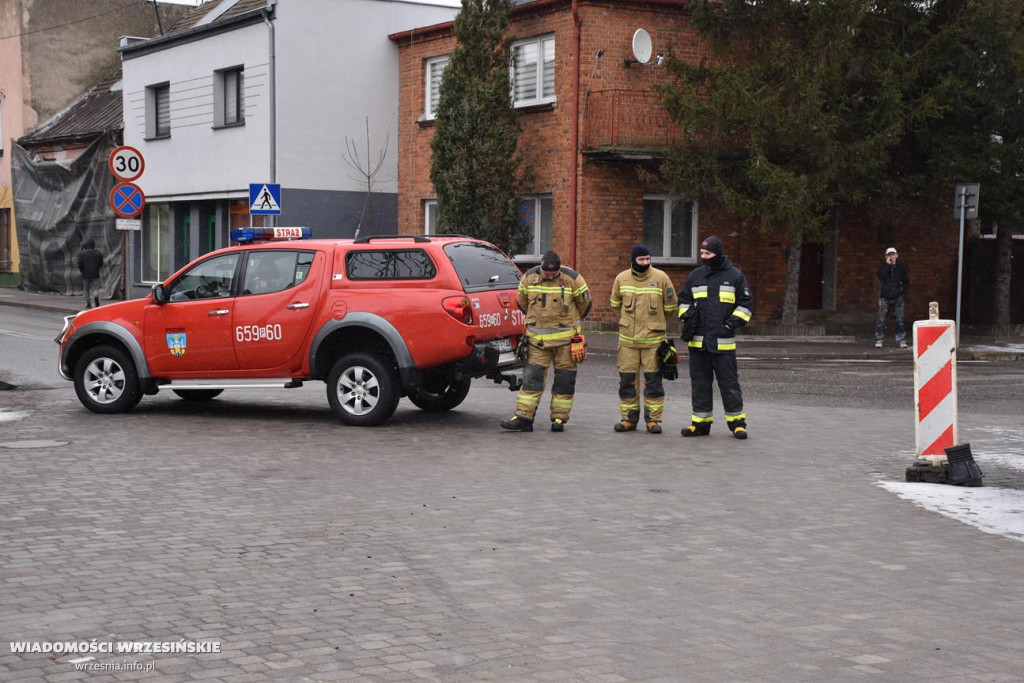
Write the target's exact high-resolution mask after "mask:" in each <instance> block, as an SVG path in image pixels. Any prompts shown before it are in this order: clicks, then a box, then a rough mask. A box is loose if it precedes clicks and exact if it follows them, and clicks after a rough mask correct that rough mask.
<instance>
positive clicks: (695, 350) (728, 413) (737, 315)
mask: <svg viewBox="0 0 1024 683" xmlns="http://www.w3.org/2000/svg"><path fill="white" fill-rule="evenodd" d="M700 258H701V261H703V262H704V265H702V266H699V267H698V268H696V269H694V270H693V272H691V273H690V276H689V277H688V278H686V282H685V284H683V286H682V287H680V288H679V315H680V317H682V316H684V315H685V314H686V313H687V311H689V310H690V308H691V307H692V306H696V307H697V310H698V315H699V318H698V320H699V322H698V323H697V329H696V332H695V333H694V337H693V339H691V340H690V341H689V342H687V345H688V347H689V351H690V353H689V356H690V398H691V402H692V405H693V415H692V416H691V417H690V420H691V423H690V425H689V426H688V427H684V428H683V436H705V435H707V434H708V433H710V432H711V423H712V422H713V421H714V418H713V416H712V415H713V413H712V408H713V403H712V394H711V383H712V380H713V379H714V378H716V377H717V378H718V390H719V393H721V395H722V403H723V404H724V406H725V420H726V422H727V423H728V425H729V429H730V430H732V434H733V436H735V437H736V438H737V439H745V438H747V415H746V413H744V412H743V392H742V391H741V390H740V380H739V373H738V371H737V367H736V330H737V329H738V328H740V327H742V326H743V325H746V324H747V323H748V322H750V316H751V314H752V313H753V300H752V299H751V296H750V287H749V286H748V285H747V278H746V277H744V276H743V273H742V272H741V271H740V269H739V268H737V267H735V266H734V265H732V263H730V262H729V259H727V258H726V257H725V256H724V255H723V254H722V240H720V239H718V238H717V237H714V236H712V237H708V238H707V239H705V240H704V241H703V242H702V243H701V245H700Z"/></svg>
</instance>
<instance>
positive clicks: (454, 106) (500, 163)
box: [430, 0, 527, 254]
mask: <svg viewBox="0 0 1024 683" xmlns="http://www.w3.org/2000/svg"><path fill="white" fill-rule="evenodd" d="M511 14H512V0H462V9H461V11H460V12H459V14H458V16H457V17H456V18H455V23H454V32H455V38H456V40H457V41H458V43H457V46H456V47H455V50H454V51H453V52H452V54H451V57H450V59H449V61H448V64H447V66H446V67H445V69H444V73H443V74H442V77H441V91H440V98H439V102H438V107H437V120H436V123H435V126H434V137H433V140H432V141H431V149H432V150H433V162H432V165H431V169H430V180H431V182H433V184H434V191H435V193H436V195H437V209H438V211H437V231H438V232H439V233H454V234H465V235H470V236H472V237H477V238H479V239H484V240H487V241H489V242H493V243H494V244H496V245H498V246H499V247H500V248H502V249H504V250H505V251H506V252H507V253H509V254H515V253H517V252H518V251H519V250H520V249H521V247H522V246H523V245H524V244H525V241H526V237H527V235H525V234H524V232H523V228H522V224H521V221H520V217H519V202H518V199H517V192H516V190H517V188H518V186H519V179H520V172H521V169H522V167H523V166H522V161H521V157H520V155H519V153H518V151H517V146H518V142H519V133H520V124H519V118H518V115H517V113H516V111H515V110H514V108H513V106H512V90H511V83H510V79H509V51H510V40H509V38H508V36H507V32H508V26H509V21H510V18H511Z"/></svg>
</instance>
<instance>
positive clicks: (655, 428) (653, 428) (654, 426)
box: [647, 422, 661, 434]
mask: <svg viewBox="0 0 1024 683" xmlns="http://www.w3.org/2000/svg"><path fill="white" fill-rule="evenodd" d="M647 433H648V434H661V424H659V423H657V422H648V423H647Z"/></svg>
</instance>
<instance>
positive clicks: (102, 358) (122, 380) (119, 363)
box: [74, 345, 142, 413]
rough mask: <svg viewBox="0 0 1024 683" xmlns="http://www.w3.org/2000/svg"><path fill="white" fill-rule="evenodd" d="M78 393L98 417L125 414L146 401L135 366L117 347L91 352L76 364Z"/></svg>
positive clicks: (83, 403) (76, 391) (96, 349)
mask: <svg viewBox="0 0 1024 683" xmlns="http://www.w3.org/2000/svg"><path fill="white" fill-rule="evenodd" d="M74 380H75V393H76V394H78V400H80V401H81V402H82V405H84V406H85V407H86V408H88V409H89V410H91V411H93V412H94V413H124V412H127V411H129V410H131V409H132V408H134V407H135V406H136V405H137V404H138V402H139V400H140V399H141V398H142V390H141V389H140V387H139V378H138V373H137V372H136V371H135V365H134V364H133V363H132V361H131V360H130V359H129V358H128V355H127V354H126V353H124V351H122V350H120V349H118V348H116V347H113V346H105V345H104V346H97V347H95V348H92V349H89V350H88V351H86V352H85V353H84V354H82V357H81V358H79V359H78V363H76V364H75V373H74Z"/></svg>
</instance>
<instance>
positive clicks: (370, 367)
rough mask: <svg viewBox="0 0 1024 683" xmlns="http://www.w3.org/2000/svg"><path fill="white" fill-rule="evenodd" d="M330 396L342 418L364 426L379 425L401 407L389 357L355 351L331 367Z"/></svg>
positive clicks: (328, 385)
mask: <svg viewBox="0 0 1024 683" xmlns="http://www.w3.org/2000/svg"><path fill="white" fill-rule="evenodd" d="M327 400H328V402H329V403H330V404H331V409H332V410H333V411H334V414H335V415H337V416H338V418H339V419H340V420H341V421H342V422H345V423H347V424H350V425H357V426H361V427H368V426H372V425H378V424H380V423H381V422H383V421H384V420H386V419H388V418H389V417H391V416H392V415H393V414H394V412H395V408H397V407H398V383H397V380H396V378H395V374H394V371H393V370H392V369H391V367H390V365H389V364H388V363H387V362H386V361H385V359H383V358H381V357H380V356H375V355H372V354H368V353H353V354H349V355H347V356H343V357H342V358H341V359H339V360H338V362H336V363H335V364H334V367H333V368H331V372H330V374H329V375H328V376H327Z"/></svg>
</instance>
